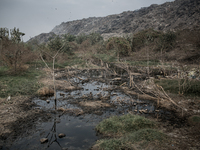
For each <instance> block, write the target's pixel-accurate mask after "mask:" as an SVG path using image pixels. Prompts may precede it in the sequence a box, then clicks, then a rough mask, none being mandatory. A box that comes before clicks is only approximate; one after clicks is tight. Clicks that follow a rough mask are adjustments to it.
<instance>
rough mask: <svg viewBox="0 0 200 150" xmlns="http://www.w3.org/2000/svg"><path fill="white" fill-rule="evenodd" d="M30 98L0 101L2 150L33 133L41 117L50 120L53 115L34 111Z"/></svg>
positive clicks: (0, 144) (0, 139)
mask: <svg viewBox="0 0 200 150" xmlns="http://www.w3.org/2000/svg"><path fill="white" fill-rule="evenodd" d="M33 106H34V104H33V103H32V100H31V98H30V97H26V96H19V97H11V99H10V100H7V99H2V98H1V99H0V149H1V148H2V147H3V146H4V147H6V146H7V145H10V144H12V142H13V140H15V139H16V138H18V137H20V136H26V135H27V134H30V133H31V132H32V131H31V130H29V129H33V127H34V125H35V122H36V121H37V120H38V118H39V117H41V118H42V119H48V118H50V117H51V115H50V114H49V113H47V112H44V111H42V110H40V109H33V108H32V107H33Z"/></svg>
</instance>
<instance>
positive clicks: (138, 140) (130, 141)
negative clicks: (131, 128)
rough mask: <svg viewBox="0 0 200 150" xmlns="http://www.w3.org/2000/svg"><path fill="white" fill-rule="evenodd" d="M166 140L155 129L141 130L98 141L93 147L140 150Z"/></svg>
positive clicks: (105, 149) (107, 149) (101, 149)
mask: <svg viewBox="0 0 200 150" xmlns="http://www.w3.org/2000/svg"><path fill="white" fill-rule="evenodd" d="M167 139H168V138H167V136H166V135H165V134H164V133H162V132H160V131H158V130H156V129H141V130H138V131H136V132H134V133H131V134H128V135H127V136H124V137H121V138H113V139H102V140H99V141H98V142H97V144H96V145H95V147H97V148H98V149H99V150H122V149H135V147H137V148H138V149H141V148H145V147H146V146H147V145H148V144H149V143H150V142H152V143H154V145H155V143H157V144H161V143H162V142H163V141H167ZM159 148H160V147H159ZM159 148H157V149H159ZM154 149H156V147H154Z"/></svg>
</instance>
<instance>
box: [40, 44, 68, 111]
mask: <svg viewBox="0 0 200 150" xmlns="http://www.w3.org/2000/svg"><path fill="white" fill-rule="evenodd" d="M65 44H66V42H65V43H63V45H62V46H61V47H60V48H59V49H58V50H57V52H56V53H55V54H54V55H51V54H49V53H47V52H45V51H44V50H42V49H41V48H40V58H41V59H42V61H43V62H44V63H45V65H46V67H47V68H49V69H50V70H51V72H52V76H53V85H54V101H55V109H56V108H57V97H56V85H55V60H56V57H57V56H58V54H59V53H60V52H61V51H62V50H63V47H64V46H65ZM42 53H45V54H46V55H48V56H49V57H50V58H52V60H53V66H52V68H50V67H49V65H48V64H47V63H46V61H45V60H44V59H43V57H42Z"/></svg>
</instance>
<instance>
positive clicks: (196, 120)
mask: <svg viewBox="0 0 200 150" xmlns="http://www.w3.org/2000/svg"><path fill="white" fill-rule="evenodd" d="M188 123H189V124H190V125H200V116H198V115H194V116H191V117H189V119H188Z"/></svg>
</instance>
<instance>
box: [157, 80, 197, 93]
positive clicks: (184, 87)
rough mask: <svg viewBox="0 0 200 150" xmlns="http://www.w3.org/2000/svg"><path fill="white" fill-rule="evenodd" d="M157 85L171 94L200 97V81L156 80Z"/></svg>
mask: <svg viewBox="0 0 200 150" xmlns="http://www.w3.org/2000/svg"><path fill="white" fill-rule="evenodd" d="M155 83H156V84H158V85H160V86H162V87H163V88H164V90H165V91H168V92H170V93H175V94H178V93H181V94H185V95H190V96H200V92H199V91H200V81H198V80H184V79H181V80H179V79H162V80H155Z"/></svg>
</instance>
